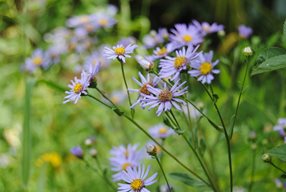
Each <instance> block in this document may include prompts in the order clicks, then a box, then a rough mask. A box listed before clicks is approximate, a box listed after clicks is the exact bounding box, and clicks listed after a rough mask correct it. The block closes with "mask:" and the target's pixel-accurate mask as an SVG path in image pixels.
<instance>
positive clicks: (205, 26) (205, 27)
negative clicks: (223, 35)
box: [193, 20, 224, 36]
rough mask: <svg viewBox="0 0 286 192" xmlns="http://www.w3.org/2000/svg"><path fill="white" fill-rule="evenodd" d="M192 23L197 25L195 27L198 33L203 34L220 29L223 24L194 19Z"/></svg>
mask: <svg viewBox="0 0 286 192" xmlns="http://www.w3.org/2000/svg"><path fill="white" fill-rule="evenodd" d="M193 25H194V26H196V27H197V29H198V30H199V31H200V33H201V34H202V35H203V36H205V35H207V34H210V33H215V32H219V31H222V30H223V28H224V26H223V25H219V24H217V23H212V24H210V23H208V22H202V23H199V22H198V21H196V20H193Z"/></svg>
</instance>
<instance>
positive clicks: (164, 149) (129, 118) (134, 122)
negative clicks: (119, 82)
mask: <svg viewBox="0 0 286 192" xmlns="http://www.w3.org/2000/svg"><path fill="white" fill-rule="evenodd" d="M87 96H89V97H91V98H93V99H94V100H96V101H98V102H100V103H101V104H103V105H104V106H106V107H108V108H109V109H111V110H113V107H111V106H109V105H107V104H105V103H103V102H102V101H100V100H99V99H97V98H96V97H94V96H92V95H87ZM116 109H118V110H119V108H118V107H117V106H116ZM113 111H114V112H116V111H115V110H113ZM121 116H123V117H124V118H126V119H127V120H129V121H130V122H131V123H132V124H133V125H135V126H136V127H137V128H138V129H139V130H140V131H142V132H143V133H144V134H145V135H146V136H147V137H149V138H150V139H151V140H152V141H153V142H154V143H155V144H156V145H158V146H159V147H160V148H161V149H162V150H163V151H164V152H165V153H166V154H168V155H169V156H170V157H171V158H172V159H173V160H175V161H176V162H177V163H178V164H179V165H181V166H182V167H183V168H184V169H186V170H187V171H188V172H190V173H191V174H193V175H194V176H196V177H197V178H198V179H199V180H201V181H202V182H203V183H205V184H206V185H207V186H209V187H210V184H209V183H208V182H207V181H206V180H204V179H203V178H202V177H200V176H199V175H198V174H197V173H195V172H194V171H193V170H191V169H190V168H189V167H187V166H186V165H185V164H183V163H182V162H181V161H180V160H179V159H178V158H177V157H176V156H175V155H173V154H172V153H171V152H169V151H168V150H167V149H166V148H165V147H163V146H162V145H161V144H160V143H159V142H158V141H157V140H156V139H154V138H153V137H152V136H151V135H150V134H149V133H148V132H147V131H145V129H144V128H143V127H141V126H140V125H139V124H138V123H137V122H136V121H134V120H133V118H131V117H129V116H128V115H126V114H125V113H122V114H121Z"/></svg>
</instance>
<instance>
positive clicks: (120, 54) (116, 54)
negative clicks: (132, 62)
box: [104, 44, 137, 63]
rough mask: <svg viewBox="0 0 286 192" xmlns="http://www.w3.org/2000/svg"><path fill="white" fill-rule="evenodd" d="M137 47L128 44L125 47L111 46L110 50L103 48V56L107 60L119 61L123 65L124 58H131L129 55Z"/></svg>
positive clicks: (119, 45)
mask: <svg viewBox="0 0 286 192" xmlns="http://www.w3.org/2000/svg"><path fill="white" fill-rule="evenodd" d="M136 47H137V45H132V44H129V45H127V46H124V45H121V44H118V45H116V46H113V47H112V49H111V48H108V47H105V48H104V55H105V56H106V57H107V58H108V59H119V60H120V61H122V62H123V63H125V58H126V57H131V56H130V54H131V53H133V51H134V49H135V48H136Z"/></svg>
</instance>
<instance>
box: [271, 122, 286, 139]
mask: <svg viewBox="0 0 286 192" xmlns="http://www.w3.org/2000/svg"><path fill="white" fill-rule="evenodd" d="M285 128H286V118H280V119H278V122H277V124H276V125H275V126H274V127H273V130H274V131H277V132H278V133H279V135H280V136H281V137H283V138H284V141H286V133H285Z"/></svg>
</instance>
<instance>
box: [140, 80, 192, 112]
mask: <svg viewBox="0 0 286 192" xmlns="http://www.w3.org/2000/svg"><path fill="white" fill-rule="evenodd" d="M185 83H186V81H185V82H183V83H181V84H179V81H176V82H175V83H174V85H173V86H172V87H171V88H169V87H167V85H166V83H164V88H163V89H159V88H155V87H151V86H150V85H147V88H148V91H149V92H150V93H151V94H150V95H146V94H144V95H143V96H144V97H145V98H144V100H143V102H144V103H143V107H146V106H150V107H149V110H150V109H152V108H154V107H158V109H157V112H156V114H157V116H159V115H161V113H162V112H163V111H170V110H171V108H172V106H174V107H175V108H176V109H177V110H181V106H180V105H179V104H185V102H184V101H183V100H182V99H179V98H178V97H180V96H182V95H184V94H185V93H186V92H187V89H188V87H184V88H183V89H181V88H182V86H183V85H185Z"/></svg>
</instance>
